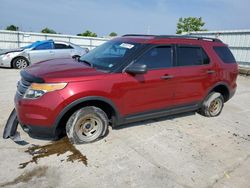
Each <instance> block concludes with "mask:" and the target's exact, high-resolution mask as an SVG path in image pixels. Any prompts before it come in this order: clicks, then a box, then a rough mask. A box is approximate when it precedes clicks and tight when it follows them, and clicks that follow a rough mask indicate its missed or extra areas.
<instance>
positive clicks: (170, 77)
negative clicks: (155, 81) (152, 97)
mask: <svg viewBox="0 0 250 188" xmlns="http://www.w3.org/2000/svg"><path fill="white" fill-rule="evenodd" d="M173 77H174V76H173V75H164V76H162V77H161V79H163V80H168V79H172V78H173Z"/></svg>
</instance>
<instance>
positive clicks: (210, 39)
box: [123, 34, 221, 42]
mask: <svg viewBox="0 0 250 188" xmlns="http://www.w3.org/2000/svg"><path fill="white" fill-rule="evenodd" d="M130 36H132V37H133V36H135V37H154V38H155V39H166V38H167V39H173V38H181V39H196V40H207V41H212V42H221V40H220V39H216V38H209V37H200V36H193V35H140V34H128V35H123V37H130Z"/></svg>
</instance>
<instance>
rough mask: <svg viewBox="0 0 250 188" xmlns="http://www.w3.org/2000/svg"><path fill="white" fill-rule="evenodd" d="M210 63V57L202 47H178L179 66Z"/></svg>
mask: <svg viewBox="0 0 250 188" xmlns="http://www.w3.org/2000/svg"><path fill="white" fill-rule="evenodd" d="M204 64H209V57H208V55H207V54H206V52H205V51H204V50H203V49H202V48H201V47H195V46H179V47H178V48H177V66H194V65H204Z"/></svg>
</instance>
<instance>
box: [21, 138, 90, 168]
mask: <svg viewBox="0 0 250 188" xmlns="http://www.w3.org/2000/svg"><path fill="white" fill-rule="evenodd" d="M25 152H26V153H29V154H30V155H31V156H32V159H31V160H30V161H28V162H25V163H21V164H19V168H25V167H26V166H27V165H28V164H29V163H36V164H37V162H38V160H39V159H40V158H44V157H49V156H51V155H54V154H56V155H57V156H59V155H62V154H64V153H66V152H71V154H69V155H68V156H67V160H66V161H69V162H74V161H78V162H82V163H83V164H85V165H86V166H87V158H86V156H84V155H82V154H81V152H80V151H79V150H78V149H76V148H75V146H74V145H73V144H71V143H70V141H69V140H68V138H67V137H64V138H62V139H61V140H58V141H54V142H51V143H50V144H47V145H44V146H39V145H33V146H31V147H29V148H28V149H27V150H26V151H25ZM62 161H64V160H61V162H62Z"/></svg>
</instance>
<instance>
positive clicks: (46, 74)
mask: <svg viewBox="0 0 250 188" xmlns="http://www.w3.org/2000/svg"><path fill="white" fill-rule="evenodd" d="M24 71H25V72H27V73H28V74H30V75H33V76H35V77H38V78H41V79H43V80H44V81H45V82H74V81H83V80H90V79H93V78H91V77H93V76H96V78H95V79H100V78H101V77H103V75H105V74H107V73H105V72H102V71H98V70H96V69H95V68H92V67H89V66H88V65H85V64H84V63H80V62H77V61H76V60H74V59H72V58H69V59H54V60H49V61H43V62H39V63H36V64H33V65H31V66H29V67H27V68H26V69H25V70H24Z"/></svg>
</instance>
